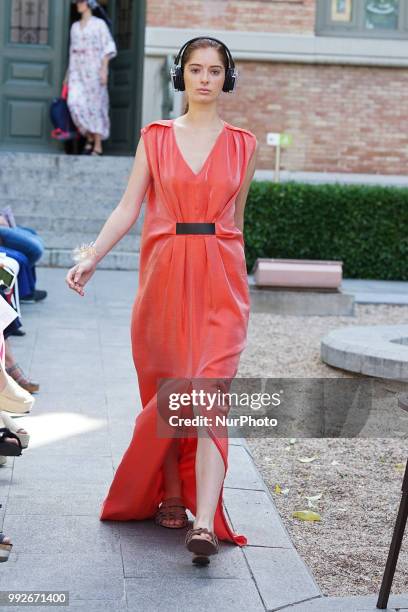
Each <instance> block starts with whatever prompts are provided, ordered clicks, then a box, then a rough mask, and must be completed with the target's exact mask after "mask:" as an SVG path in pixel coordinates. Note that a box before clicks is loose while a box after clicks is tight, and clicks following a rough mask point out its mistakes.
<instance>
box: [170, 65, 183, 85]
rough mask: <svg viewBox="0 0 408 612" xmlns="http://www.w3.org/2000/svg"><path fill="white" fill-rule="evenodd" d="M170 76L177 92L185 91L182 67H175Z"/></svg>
mask: <svg viewBox="0 0 408 612" xmlns="http://www.w3.org/2000/svg"><path fill="white" fill-rule="evenodd" d="M170 74H171V80H172V82H173V87H174V89H175V90H176V91H184V79H183V73H182V71H181V66H173V68H172V72H171V73H170Z"/></svg>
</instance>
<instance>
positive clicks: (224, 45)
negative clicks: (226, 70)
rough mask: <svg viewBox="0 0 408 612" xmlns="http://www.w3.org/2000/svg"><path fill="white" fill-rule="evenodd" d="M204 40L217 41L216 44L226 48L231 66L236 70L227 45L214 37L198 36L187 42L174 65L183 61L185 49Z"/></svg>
mask: <svg viewBox="0 0 408 612" xmlns="http://www.w3.org/2000/svg"><path fill="white" fill-rule="evenodd" d="M202 38H207V39H209V40H215V42H217V43H220V45H222V46H223V47H224V49H225V51H226V52H227V57H228V63H229V66H230V67H231V68H235V63H234V60H233V59H232V55H231V52H230V50H229V49H228V47H227V45H226V44H225V43H223V42H222V40H219V39H218V38H213V37H212V36H196V37H195V38H191V39H190V40H188V41H187V42H185V43H184V45H182V47H181V49H180V50H179V52H178V53H177V56H176V59H175V60H174V64H175V65H176V66H177V64H178V63H179V60H180V59H181V56H182V55H183V53H184V50H185V48H186V47H188V45H189V44H191V43H192V42H194V41H195V40H201V39H202Z"/></svg>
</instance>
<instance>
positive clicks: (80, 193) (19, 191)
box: [0, 176, 126, 206]
mask: <svg viewBox="0 0 408 612" xmlns="http://www.w3.org/2000/svg"><path fill="white" fill-rule="evenodd" d="M125 189H126V183H125V182H120V181H118V180H116V184H112V182H107V181H106V182H104V183H103V182H101V181H100V180H99V179H98V177H94V179H93V180H92V181H89V180H88V181H87V182H86V183H83V182H82V181H80V180H77V179H75V181H69V180H67V179H65V180H64V179H62V178H61V177H60V176H58V178H57V179H53V180H49V179H46V180H34V179H33V180H30V181H26V180H24V179H17V178H16V179H14V180H10V181H7V182H5V181H3V182H0V199H1V202H2V203H3V202H4V201H8V202H10V205H11V206H12V205H13V200H16V202H18V201H19V200H22V201H23V202H26V201H32V200H39V199H44V200H51V199H56V200H58V202H61V201H63V202H70V201H78V202H90V203H93V202H94V201H101V202H109V203H110V202H114V203H115V204H116V203H118V202H119V201H120V198H121V197H122V195H123V193H124V192H125Z"/></svg>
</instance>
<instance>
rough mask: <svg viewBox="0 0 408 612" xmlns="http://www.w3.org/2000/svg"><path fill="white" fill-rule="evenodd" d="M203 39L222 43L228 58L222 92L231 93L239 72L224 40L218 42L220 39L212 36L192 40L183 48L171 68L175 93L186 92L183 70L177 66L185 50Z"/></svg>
mask: <svg viewBox="0 0 408 612" xmlns="http://www.w3.org/2000/svg"><path fill="white" fill-rule="evenodd" d="M201 38H209V39H210V40H215V41H216V42H218V43H220V44H221V45H222V46H223V47H224V49H225V51H226V52H227V56H228V68H227V70H226V73H225V79H224V85H223V86H222V91H227V92H231V91H233V89H234V87H235V81H236V78H237V76H238V74H237V71H236V70H235V64H234V60H233V59H232V55H231V52H230V50H229V49H228V47H227V45H225V44H224V43H223V42H222V40H218V38H212V36H197V37H196V38H191V39H190V40H188V41H187V42H186V43H184V45H183V46H182V47H181V49H180V51H179V52H178V53H177V56H176V59H175V60H174V64H173V66H172V67H171V68H170V77H171V80H172V82H173V87H174V89H175V91H184V90H185V84H184V78H183V72H182V70H181V66H177V64H178V63H179V61H180V59H181V56H182V55H183V53H184V51H185V48H186V47H187V46H188V45H189V44H190V43H192V42H193V41H195V40H200V39H201Z"/></svg>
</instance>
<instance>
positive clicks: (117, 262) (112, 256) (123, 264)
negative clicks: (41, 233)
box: [37, 247, 139, 270]
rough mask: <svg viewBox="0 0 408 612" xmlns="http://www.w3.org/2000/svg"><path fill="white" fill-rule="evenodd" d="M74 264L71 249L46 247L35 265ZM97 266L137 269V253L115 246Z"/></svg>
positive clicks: (53, 266) (64, 266)
mask: <svg viewBox="0 0 408 612" xmlns="http://www.w3.org/2000/svg"><path fill="white" fill-rule="evenodd" d="M74 264H75V262H74V261H73V260H72V254H71V249H47V248H46V249H45V250H44V254H43V256H42V257H41V259H40V260H39V262H38V264H37V265H38V266H39V267H40V268H41V267H52V268H71V267H72V266H73V265H74ZM98 268H99V269H102V270H138V269H139V253H137V252H136V251H119V250H117V247H114V248H113V249H112V250H111V251H110V252H109V253H108V254H107V255H105V257H104V258H103V259H102V260H101V261H100V262H99V264H98Z"/></svg>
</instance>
